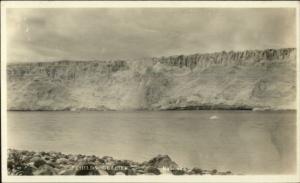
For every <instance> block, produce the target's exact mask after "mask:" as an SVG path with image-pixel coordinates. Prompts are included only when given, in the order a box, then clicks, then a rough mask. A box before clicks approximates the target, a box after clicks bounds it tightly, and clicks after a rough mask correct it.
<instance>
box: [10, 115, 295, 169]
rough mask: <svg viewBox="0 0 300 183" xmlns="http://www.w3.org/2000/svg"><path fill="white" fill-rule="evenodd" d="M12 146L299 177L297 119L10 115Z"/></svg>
mask: <svg viewBox="0 0 300 183" xmlns="http://www.w3.org/2000/svg"><path fill="white" fill-rule="evenodd" d="M8 146H9V147H10V148H16V149H24V150H25V149H26V150H37V151H39V150H44V151H48V150H49V151H61V152H64V153H82V154H95V155H98V156H100V157H101V156H104V155H109V156H112V157H114V158H116V159H130V160H135V161H140V162H142V161H145V160H149V159H151V158H152V157H154V156H156V155H157V154H168V155H169V156H170V157H171V158H172V159H173V160H174V161H175V162H177V163H178V164H179V165H181V166H183V167H190V168H191V167H196V166H197V167H200V168H203V169H218V170H220V171H226V170H231V171H232V172H234V173H244V174H272V173H293V172H294V171H295V159H296V148H295V146H296V113H295V112H252V111H138V112H113V111H110V112H80V113H78V112H8Z"/></svg>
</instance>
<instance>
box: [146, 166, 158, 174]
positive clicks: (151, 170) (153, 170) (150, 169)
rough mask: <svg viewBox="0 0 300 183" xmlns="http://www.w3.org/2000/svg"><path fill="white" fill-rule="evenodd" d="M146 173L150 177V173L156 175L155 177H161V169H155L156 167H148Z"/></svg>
mask: <svg viewBox="0 0 300 183" xmlns="http://www.w3.org/2000/svg"><path fill="white" fill-rule="evenodd" d="M146 172H147V175H149V173H150V174H154V175H160V171H159V169H158V168H155V167H148V168H147V169H146Z"/></svg>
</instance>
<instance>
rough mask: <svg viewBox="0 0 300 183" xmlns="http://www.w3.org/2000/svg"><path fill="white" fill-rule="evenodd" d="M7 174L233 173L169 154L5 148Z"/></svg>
mask: <svg viewBox="0 0 300 183" xmlns="http://www.w3.org/2000/svg"><path fill="white" fill-rule="evenodd" d="M7 170H8V175H38V176H39V175H79V176H80V175H111V176H112V175H165V174H167V175H168V174H169V175H232V173H231V171H226V172H218V170H216V169H214V170H204V169H201V168H192V169H189V168H182V167H180V166H179V165H177V163H175V162H174V161H173V160H172V159H171V158H170V157H169V156H168V155H158V156H156V157H154V158H152V159H151V160H149V161H145V162H142V163H138V162H134V161H130V160H116V159H114V158H112V157H109V156H103V157H102V158H100V157H97V156H94V155H82V154H76V155H75V154H63V153H61V152H52V151H51V152H34V151H27V150H16V149H8V160H7Z"/></svg>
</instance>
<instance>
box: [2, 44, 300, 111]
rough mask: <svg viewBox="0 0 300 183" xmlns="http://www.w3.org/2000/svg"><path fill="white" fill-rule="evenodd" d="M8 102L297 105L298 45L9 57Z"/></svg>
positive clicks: (42, 105)
mask: <svg viewBox="0 0 300 183" xmlns="http://www.w3.org/2000/svg"><path fill="white" fill-rule="evenodd" d="M6 69H7V95H8V96H7V104H8V106H7V107H8V110H72V111H73V110H75V111H76V110H190V109H245V110H294V109H296V73H297V71H296V49H295V48H282V49H266V50H246V51H229V52H225V51H223V52H216V53H207V54H200V53H197V54H192V55H175V56H167V57H155V58H143V59H132V60H107V61H69V60H63V61H53V62H31V63H10V64H7V68H6Z"/></svg>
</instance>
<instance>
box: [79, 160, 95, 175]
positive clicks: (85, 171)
mask: <svg viewBox="0 0 300 183" xmlns="http://www.w3.org/2000/svg"><path fill="white" fill-rule="evenodd" d="M75 175H100V173H99V171H98V170H97V168H96V167H95V165H93V164H90V163H83V164H80V165H79V166H78V167H77V170H76V172H75Z"/></svg>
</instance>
